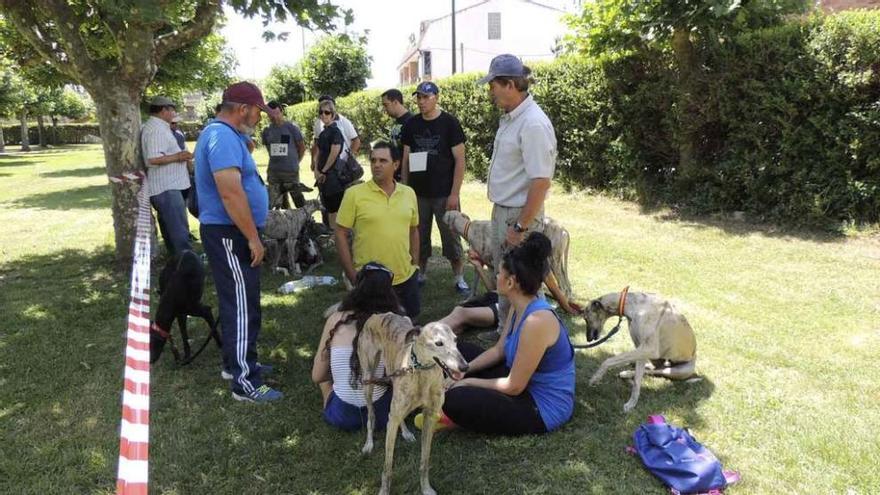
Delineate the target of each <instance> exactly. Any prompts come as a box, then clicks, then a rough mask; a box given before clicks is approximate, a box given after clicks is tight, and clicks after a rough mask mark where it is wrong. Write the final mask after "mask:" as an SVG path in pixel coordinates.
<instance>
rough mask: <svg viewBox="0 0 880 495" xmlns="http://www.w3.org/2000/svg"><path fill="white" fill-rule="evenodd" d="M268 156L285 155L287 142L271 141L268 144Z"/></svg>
mask: <svg viewBox="0 0 880 495" xmlns="http://www.w3.org/2000/svg"><path fill="white" fill-rule="evenodd" d="M269 155H270V156H287V143H272V144H271V146H269Z"/></svg>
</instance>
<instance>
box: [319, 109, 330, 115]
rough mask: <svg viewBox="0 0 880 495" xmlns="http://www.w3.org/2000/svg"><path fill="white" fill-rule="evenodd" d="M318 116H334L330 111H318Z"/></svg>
mask: <svg viewBox="0 0 880 495" xmlns="http://www.w3.org/2000/svg"><path fill="white" fill-rule="evenodd" d="M318 115H333V112H331V111H330V110H318Z"/></svg>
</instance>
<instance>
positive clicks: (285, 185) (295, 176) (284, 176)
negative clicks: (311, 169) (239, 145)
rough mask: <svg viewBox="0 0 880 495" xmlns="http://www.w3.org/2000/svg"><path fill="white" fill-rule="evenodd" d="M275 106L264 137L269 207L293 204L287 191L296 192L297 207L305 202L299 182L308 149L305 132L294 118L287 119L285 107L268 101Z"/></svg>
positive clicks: (271, 106) (294, 195)
mask: <svg viewBox="0 0 880 495" xmlns="http://www.w3.org/2000/svg"><path fill="white" fill-rule="evenodd" d="M269 108H270V109H272V110H273V112H272V113H270V114H269V120H270V122H269V125H268V126H266V128H265V129H263V134H262V140H263V144H265V145H266V151H268V152H269V171H268V174H267V179H268V181H267V182H268V188H269V208H284V209H287V208H290V201H288V199H287V193H290V195H291V196H293V204H294V205H296V207H297V208H299V207H300V206H302V205H303V204H305V201H306V200H305V198H304V197H303V194H302V188H301V186H300V183H299V163H300V162H301V161H302V157H303V155H304V154H305V151H306V145H305V142H304V141H303V136H302V132H300V130H299V127H297V126H296V125H295V124H293V123H292V122H289V121H287V120H285V119H284V108H283V106H282V105H281V104H279V103H278V102H275V101H270V102H269Z"/></svg>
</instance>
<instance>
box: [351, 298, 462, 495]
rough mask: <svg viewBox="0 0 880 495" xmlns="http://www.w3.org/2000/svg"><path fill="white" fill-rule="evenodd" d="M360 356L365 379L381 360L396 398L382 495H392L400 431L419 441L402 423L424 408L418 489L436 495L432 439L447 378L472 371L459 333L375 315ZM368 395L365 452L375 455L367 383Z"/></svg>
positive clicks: (361, 341) (368, 383) (362, 340)
mask: <svg viewBox="0 0 880 495" xmlns="http://www.w3.org/2000/svg"><path fill="white" fill-rule="evenodd" d="M357 347H358V349H357V355H358V359H359V360H360V366H361V370H362V373H361V376H375V375H374V371H375V369H376V367H377V366H378V364H379V357H380V356H381V357H383V359H384V361H385V366H386V367H387V368H386V369H387V370H388V371H390V373H389V375H388V376H389V377H390V378H391V382H392V386H393V388H394V396H393V397H392V399H391V411H390V412H389V414H388V425H387V429H386V432H385V469H384V470H383V472H382V488H381V490H380V491H379V493H380V495H389V494H390V493H391V470H392V467H393V465H394V442H395V440H396V439H397V429H398V428H400V429H401V433H402V434H403V437H404V438H405V439H406V440H409V441H412V440H414V439H415V437H414V436H413V435H412V433H410V432H409V430H408V429H407V428H406V424H405V423H404V419H405V418H406V416H407V415H408V414H409V413H410V412H412V411H413V410H415V409H416V408H419V407H420V408H422V412H423V413H424V417H425V424H424V425H423V428H422V460H421V463H420V464H419V484H420V485H421V489H422V495H436V493H437V492H435V491H434V489H433V488H431V483H430V481H429V480H428V471H429V469H430V458H431V439H432V437H433V435H434V418H436V417H438V416H439V413H440V409H441V408H442V407H443V399H444V392H445V387H444V386H443V380H444V378H443V375H444V373H446V374H447V375H449V376H450V377H453V378H455V379H459V378H461V377H463V376H464V373H465V372H466V371H467V370H468V363H467V360H465V358H464V356H462V355H461V353H460V352H459V351H458V347H457V346H456V344H455V334H454V333H452V329H451V328H449V325H446V324H445V323H440V322H434V323H428V324H427V325H425V326H424V327H421V328H419V327H413V324H412V322H411V321H410V319H409V318H407V317H406V316H400V315H396V314H394V313H385V314H381V315H373V316H371V317H370V318H369V319H368V320H367V321H366V323H365V324H364V328H363V330H362V331H361V335H360V337H359V339H358V345H357ZM365 385H366V386H365V387H364V395H365V398H366V402H367V440H366V443H364V448H363V453H364V454H369V453H370V452H371V451H372V450H373V427H374V425H375V424H376V419H375V413H374V411H373V385H374V382H373V381H371V380H367V381H365Z"/></svg>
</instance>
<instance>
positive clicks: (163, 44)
mask: <svg viewBox="0 0 880 495" xmlns="http://www.w3.org/2000/svg"><path fill="white" fill-rule="evenodd" d="M221 12H222V6H221V4H220V0H204V1H203V2H201V3H199V6H198V7H197V8H196V13H195V15H194V16H193V18H192V20H191V21H189V22H187V23H186V24H184V25H183V26H181V27H180V28H179V29H178V30H177V31H175V32H173V33H171V34H169V35H166V36H162V37H160V38H159V39H158V40H157V41H156V52H155V54H154V59H153V60H155V62H156V63H157V64H159V63H161V62H162V60H163V59H164V58H165V56H166V55H168V53H170V52H172V51H174V50H176V49H178V48H180V47H182V46H185V45H188V44H190V43H192V42H194V41H196V40H198V39H200V38H203V37H205V36H207V35H208V33H210V32H211V30H212V29H214V24H215V23H216V22H217V17H218V16H219V15H220V13H221Z"/></svg>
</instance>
